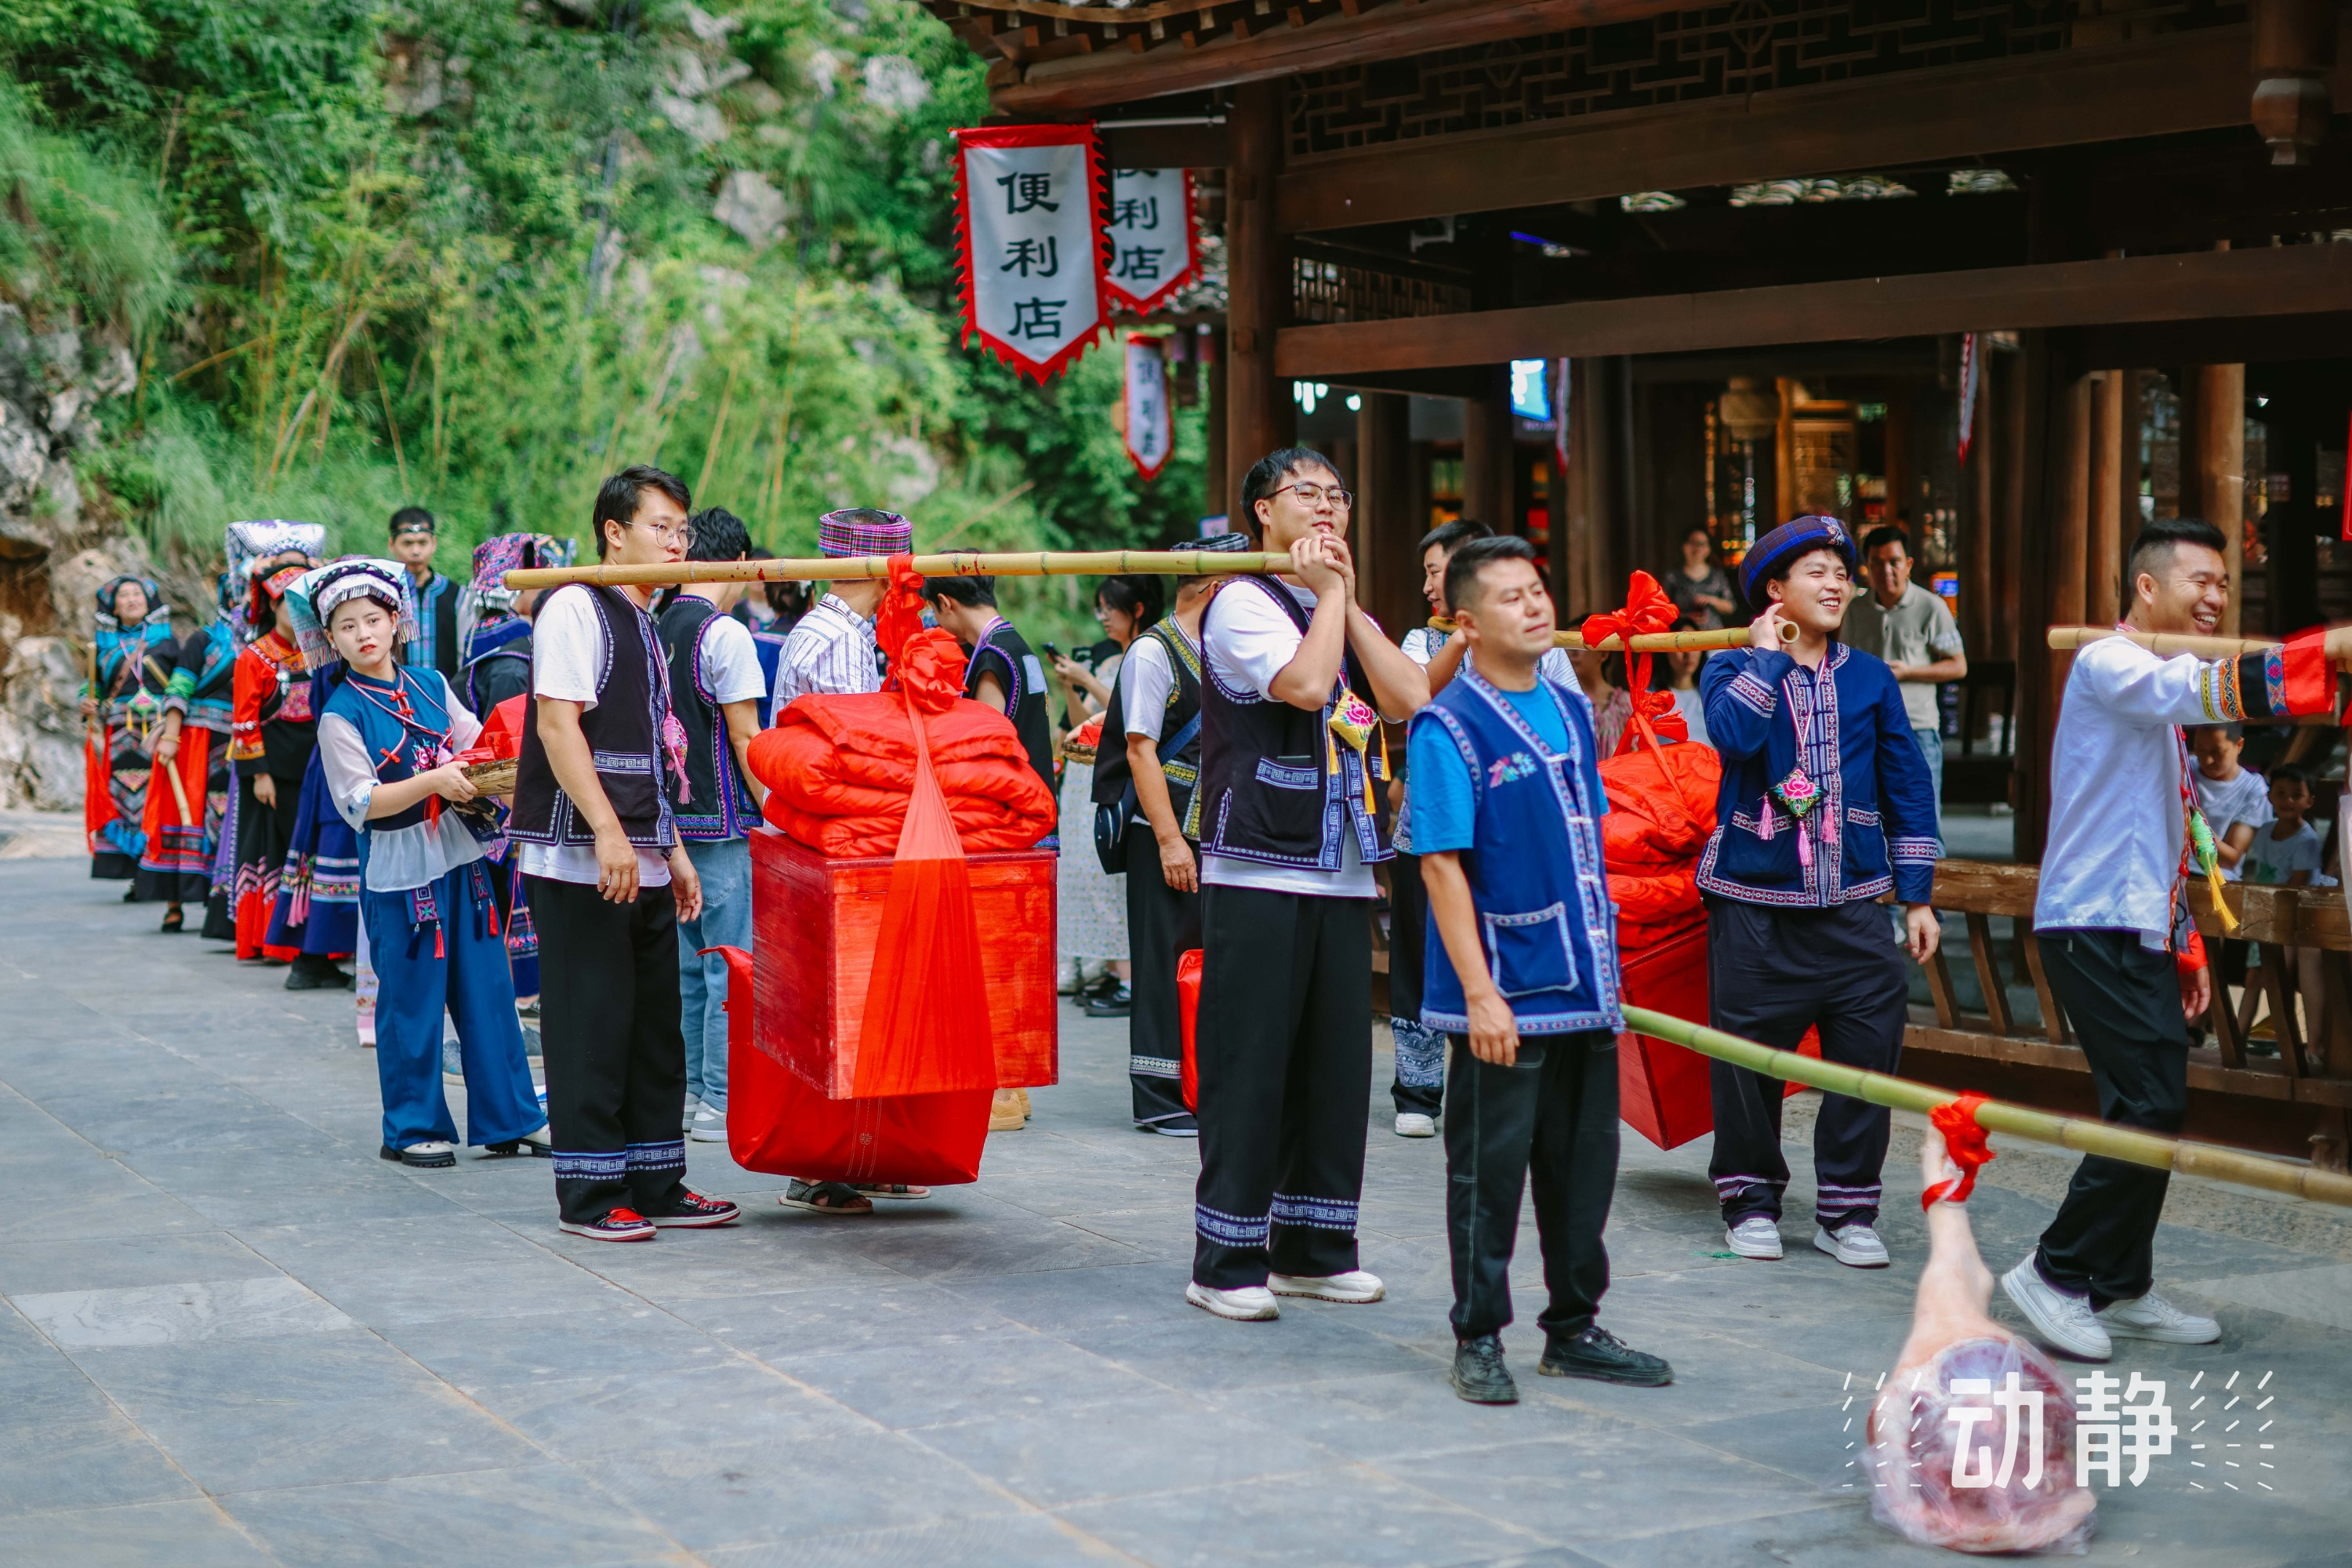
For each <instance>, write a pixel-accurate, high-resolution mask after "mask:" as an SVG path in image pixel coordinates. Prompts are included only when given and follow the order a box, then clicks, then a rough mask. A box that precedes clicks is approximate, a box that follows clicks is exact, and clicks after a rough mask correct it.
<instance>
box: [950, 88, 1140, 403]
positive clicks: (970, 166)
mask: <svg viewBox="0 0 2352 1568" xmlns="http://www.w3.org/2000/svg"><path fill="white" fill-rule="evenodd" d="M955 135H956V144H957V147H956V208H957V213H956V216H957V220H958V221H957V228H958V232H957V236H956V240H957V249H958V252H959V254H958V256H957V261H958V263H959V264H960V266H961V270H962V272H963V308H964V318H963V319H964V333H965V336H966V338H967V339H969V338H970V337H971V336H972V335H974V334H977V335H978V336H979V338H980V341H981V342H982V343H984V344H986V345H987V346H988V348H989V350H990V352H992V353H994V354H995V355H996V356H997V357H998V358H999V359H1002V360H1003V361H1004V363H1007V364H1009V365H1011V366H1013V368H1014V369H1015V370H1018V371H1021V372H1023V373H1024V374H1028V375H1032V376H1034V377H1035V378H1036V379H1037V380H1039V381H1041V382H1042V381H1044V380H1045V379H1046V378H1047V377H1049V376H1053V375H1057V374H1060V373H1061V372H1062V371H1063V370H1065V369H1066V368H1067V367H1068V365H1069V363H1070V362H1071V361H1072V360H1074V359H1076V357H1077V356H1078V355H1080V354H1081V353H1085V352H1086V350H1087V345H1088V344H1089V343H1091V342H1094V340H1095V334H1096V332H1097V330H1098V329H1099V328H1100V327H1101V326H1102V324H1103V322H1104V321H1105V319H1106V317H1107V316H1108V308H1107V302H1106V299H1105V293H1104V287H1103V252H1102V244H1101V236H1100V233H1099V230H1098V229H1097V215H1098V214H1099V213H1100V211H1101V209H1102V171H1101V167H1100V160H1099V159H1098V158H1097V154H1096V151H1095V131H1094V127H1093V126H1092V125H998V126H986V127H982V128H981V129H979V130H973V131H959V132H956V133H955Z"/></svg>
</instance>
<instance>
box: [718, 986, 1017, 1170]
mask: <svg viewBox="0 0 2352 1568" xmlns="http://www.w3.org/2000/svg"><path fill="white" fill-rule="evenodd" d="M715 951H717V952H722V953H724V954H726V955H727V973H728V981H727V1149H728V1152H729V1153H730V1154H732V1155H733V1156H734V1157H735V1163H737V1164H739V1165H740V1166H742V1167H743V1168H744V1169H745V1170H747V1171H765V1172H767V1173H769V1174H770V1175H777V1176H798V1177H800V1178H801V1179H802V1180H803V1181H808V1182H867V1183H872V1182H908V1183H915V1184H921V1185H925V1186H948V1185H952V1184H956V1183H960V1182H971V1181H976V1180H978V1179H979V1176H980V1157H981V1154H982V1151H983V1149H984V1148H985V1146H986V1144H987V1142H988V1103H989V1101H990V1100H992V1099H993V1098H994V1097H995V1092H996V1091H995V1090H994V1089H957V1090H954V1091H952V1092H950V1093H946V1094H898V1095H887V1096H882V1097H878V1098H876V1099H872V1100H828V1099H826V1098H825V1097H824V1095H823V1094H820V1093H819V1092H817V1090H815V1089H812V1088H810V1087H809V1086H808V1085H807V1084H805V1083H803V1082H802V1081H801V1080H800V1079H799V1078H798V1077H797V1076H796V1075H795V1074H794V1073H793V1072H792V1070H791V1069H790V1068H786V1067H785V1066H784V1064H783V1063H782V1062H781V1061H778V1060H777V1059H775V1058H773V1057H772V1056H770V1055H769V1054H768V1053H767V1052H766V1051H764V1050H762V1049H761V1048H760V1047H759V1046H758V1045H757V1044H756V1043H755V1040H756V1037H757V1036H758V1035H759V1032H760V1029H759V1016H758V1009H757V1005H756V1004H755V1003H754V1002H753V1000H752V995H753V993H754V992H755V991H756V990H757V988H758V984H757V982H756V981H755V980H754V978H753V973H752V972H753V968H754V965H753V963H752V960H751V954H750V953H748V952H744V951H743V950H742V949H741V948H740V947H722V948H719V949H716V950H715Z"/></svg>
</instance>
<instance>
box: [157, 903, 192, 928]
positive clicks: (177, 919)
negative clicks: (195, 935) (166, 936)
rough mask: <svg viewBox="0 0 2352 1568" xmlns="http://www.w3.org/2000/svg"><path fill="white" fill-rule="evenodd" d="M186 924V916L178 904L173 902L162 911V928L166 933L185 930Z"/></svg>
mask: <svg viewBox="0 0 2352 1568" xmlns="http://www.w3.org/2000/svg"><path fill="white" fill-rule="evenodd" d="M187 925H188V917H187V916H186V915H185V914H184V913H183V912H182V910H181V909H180V906H179V905H177V904H173V906H172V907H171V908H170V909H168V910H164V911H163V930H164V931H166V932H167V933H168V932H171V931H185V930H186V929H187Z"/></svg>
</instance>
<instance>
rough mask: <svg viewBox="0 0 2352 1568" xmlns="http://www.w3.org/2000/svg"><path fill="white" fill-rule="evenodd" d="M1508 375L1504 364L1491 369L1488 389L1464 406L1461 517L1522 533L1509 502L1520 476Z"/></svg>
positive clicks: (1467, 400) (1465, 401) (1516, 516)
mask: <svg viewBox="0 0 2352 1568" xmlns="http://www.w3.org/2000/svg"><path fill="white" fill-rule="evenodd" d="M1509 374H1510V373H1509V371H1508V370H1507V369H1506V368H1505V367H1504V366H1501V365H1496V366H1492V367H1490V368H1489V369H1488V370H1487V372H1486V381H1487V382H1488V383H1489V384H1488V385H1487V387H1486V391H1485V392H1483V393H1482V394H1480V395H1478V396H1476V397H1471V398H1465V399H1464V400H1463V404H1462V515H1463V516H1464V517H1465V518H1469V519H1472V520H1473V521H1478V522H1483V523H1485V524H1486V526H1487V527H1488V528H1491V529H1493V530H1494V531H1496V533H1517V532H1518V531H1519V517H1518V510H1517V508H1516V507H1514V506H1513V505H1512V504H1511V503H1512V499H1513V490H1514V489H1515V488H1516V476H1515V475H1514V474H1513V472H1512V465H1511V453H1512V446H1511V391H1510V384H1509V380H1508V377H1509Z"/></svg>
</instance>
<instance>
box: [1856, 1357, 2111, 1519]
mask: <svg viewBox="0 0 2352 1568" xmlns="http://www.w3.org/2000/svg"><path fill="white" fill-rule="evenodd" d="M2011 1378H2015V1379H2016V1387H2017V1389H2018V1390H2019V1391H2020V1392H2021V1393H2023V1394H2029V1395H2030V1394H2040V1395H2041V1396H2042V1398H2041V1405H2040V1413H2039V1415H2038V1417H2037V1416H2035V1415H2033V1414H2032V1406H2031V1405H2021V1406H2020V1407H2019V1413H2018V1414H2017V1415H2011V1410H2010V1409H2009V1408H2007V1407H2004V1406H2002V1405H1998V1404H1996V1403H1995V1401H1996V1398H1997V1396H1998V1395H1999V1394H2000V1393H2001V1392H2003V1391H2006V1390H2008V1389H2009V1387H2010V1380H2011ZM1955 1380H1976V1381H1979V1382H1981V1383H1982V1384H1984V1385H1985V1386H1984V1387H1983V1388H1980V1389H1979V1388H1974V1387H1970V1388H1967V1389H1963V1390H1956V1389H1955V1388H1954V1387H1953V1384H1954V1382H1955ZM2073 1397H2074V1391H2073V1388H2072V1385H2071V1384H2069V1383H2068V1382H2067V1381H2066V1380H2065V1379H2064V1378H2063V1377H2061V1376H2060V1375H2059V1373H2058V1369H2057V1368H2056V1367H2055V1366H2053V1364H2052V1363H2051V1361H2050V1358H2049V1357H2048V1356H2046V1355H2044V1354H2042V1352H2041V1351H2040V1350H2038V1349H2036V1348H2035V1347H2033V1346H2032V1345H2029V1344H2027V1343H2025V1342H2023V1341H2021V1340H2018V1339H2015V1338H2012V1337H2011V1336H2009V1335H2007V1334H1999V1335H1989V1336H1983V1337H1979V1338H1971V1339H1964V1340H1960V1341H1958V1342H1954V1343H1952V1344H1949V1345H1947V1346H1945V1347H1944V1348H1943V1349H1942V1350H1940V1351H1938V1352H1936V1354H1935V1355H1934V1356H1933V1357H1932V1358H1931V1359H1929V1360H1928V1361H1927V1362H1926V1363H1924V1364H1921V1365H1918V1366H1915V1367H1911V1368H1909V1369H1907V1370H1901V1371H1897V1372H1896V1373H1895V1375H1894V1376H1892V1377H1890V1378H1888V1379H1887V1380H1886V1386H1885V1388H1883V1389H1881V1390H1879V1393H1878V1398H1877V1400H1876V1402H1875V1403H1874V1405H1872V1407H1871V1413H1870V1479H1871V1481H1872V1490H1871V1510H1870V1511H1871V1517H1873V1518H1874V1519H1875V1520H1877V1521H1879V1522H1880V1523H1881V1524H1884V1525H1885V1526H1886V1527H1887V1528H1889V1529H1891V1530H1894V1531H1897V1532H1898V1533H1900V1534H1902V1535H1903V1536H1904V1537H1905V1538H1906V1539H1908V1540H1910V1541H1914V1542H1917V1543H1918V1544H1920V1545H1922V1546H1941V1547H1944V1548H1947V1549H1948V1550H1950V1551H1954V1552H2003V1553H2006V1552H2083V1551H2084V1550H2086V1549H2087V1546H2088V1543H2089V1542H2090V1537H2091V1529H2092V1523H2091V1521H2092V1515H2093V1512H2094V1510H2095V1507H2096V1500H2095V1498H2094V1497H2093V1496H2092V1494H2091V1493H2090V1492H2089V1491H2088V1490H2086V1489H2084V1488H2082V1487H2079V1486H2077V1485H2076V1484H2075V1482H2074V1405H2073V1403H2072V1401H2073ZM1970 1411H1982V1412H1985V1413H1986V1415H1985V1416H1980V1417H1977V1418H1975V1419H1970V1420H1966V1421H1965V1422H1964V1421H1963V1420H1956V1419H1955V1418H1954V1417H1955V1415H1956V1413H1962V1412H1970ZM2012 1427H2013V1428H2014V1430H2013V1431H2012V1430H2011V1428H2012ZM1964 1430H1965V1431H1966V1432H1967V1434H1968V1436H1967V1437H1966V1439H1965V1441H1966V1444H1967V1450H1968V1451H1967V1452H1966V1453H1965V1454H1964V1453H1962V1452H1961V1444H1962V1441H1963V1438H1962V1436H1961V1434H1962V1433H1963V1431H1964ZM2036 1449H2039V1453H2038V1455H2037V1454H2036V1452H2035V1450H2036ZM2036 1458H2038V1459H2039V1461H2040V1463H2039V1465H2038V1466H2037V1465H2035V1463H2034V1461H2035V1459H2036ZM2004 1460H2007V1461H2008V1463H2007V1466H2006V1475H2005V1477H2004V1465H2003V1461H2004ZM2029 1479H2031V1480H2032V1485H2028V1484H2027V1481H2028V1480H2029ZM1963 1483H1974V1484H1963Z"/></svg>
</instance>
